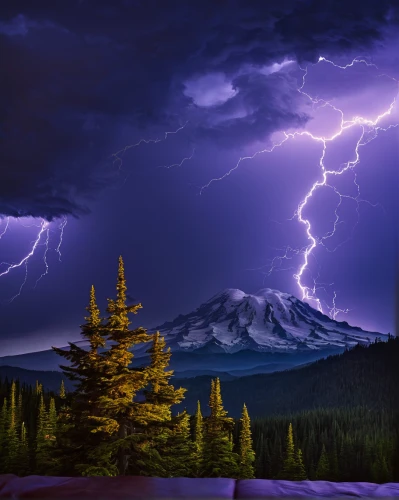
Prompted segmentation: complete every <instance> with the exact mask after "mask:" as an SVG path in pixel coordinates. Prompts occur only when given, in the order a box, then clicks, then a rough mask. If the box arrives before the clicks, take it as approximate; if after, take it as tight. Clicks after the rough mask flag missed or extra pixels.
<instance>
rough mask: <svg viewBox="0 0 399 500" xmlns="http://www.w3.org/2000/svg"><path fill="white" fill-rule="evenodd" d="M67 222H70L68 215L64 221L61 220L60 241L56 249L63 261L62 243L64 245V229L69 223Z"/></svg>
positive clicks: (59, 258)
mask: <svg viewBox="0 0 399 500" xmlns="http://www.w3.org/2000/svg"><path fill="white" fill-rule="evenodd" d="M67 222H68V219H67V218H66V217H64V219H63V221H62V222H61V224H60V226H59V229H60V240H59V243H58V245H57V248H56V249H55V251H56V252H57V253H58V260H59V261H60V262H61V245H62V239H63V237H64V229H65V226H66V225H67Z"/></svg>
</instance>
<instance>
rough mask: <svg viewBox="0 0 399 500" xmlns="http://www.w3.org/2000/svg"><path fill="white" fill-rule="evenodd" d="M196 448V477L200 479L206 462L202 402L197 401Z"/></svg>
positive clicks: (194, 434) (195, 418) (194, 471)
mask: <svg viewBox="0 0 399 500" xmlns="http://www.w3.org/2000/svg"><path fill="white" fill-rule="evenodd" d="M193 437H194V447H195V466H194V470H193V473H194V477H200V476H201V472H202V469H203V466H204V464H203V462H204V419H203V417H202V413H201V405H200V402H199V401H197V411H196V412H195V415H194V431H193Z"/></svg>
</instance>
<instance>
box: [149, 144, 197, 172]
mask: <svg viewBox="0 0 399 500" xmlns="http://www.w3.org/2000/svg"><path fill="white" fill-rule="evenodd" d="M194 153H195V148H194V149H193V152H192V153H191V156H187V158H183V159H182V161H181V162H180V163H173V164H172V165H161V166H159V167H158V168H173V167H181V166H182V165H183V163H184V162H185V161H188V160H191V159H192V158H193V156H194Z"/></svg>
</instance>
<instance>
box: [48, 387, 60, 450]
mask: <svg viewBox="0 0 399 500" xmlns="http://www.w3.org/2000/svg"><path fill="white" fill-rule="evenodd" d="M57 420H58V415H57V410H56V408H55V399H54V398H53V397H52V398H50V408H49V412H48V425H47V433H48V436H49V437H48V439H50V440H51V441H54V440H55V439H56V437H55V435H56V432H57Z"/></svg>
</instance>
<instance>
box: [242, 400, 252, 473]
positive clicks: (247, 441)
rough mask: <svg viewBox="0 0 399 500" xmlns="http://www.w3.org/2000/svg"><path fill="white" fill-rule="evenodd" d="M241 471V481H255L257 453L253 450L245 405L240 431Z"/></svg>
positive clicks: (249, 422)
mask: <svg viewBox="0 0 399 500" xmlns="http://www.w3.org/2000/svg"><path fill="white" fill-rule="evenodd" d="M239 450H240V451H239V457H240V458H239V471H238V477H239V478H240V479H253V478H254V477H255V473H254V462H255V452H254V450H253V442H252V434H251V421H250V418H249V415H248V410H247V407H246V405H245V403H244V407H243V409H242V416H241V429H240V447H239Z"/></svg>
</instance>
